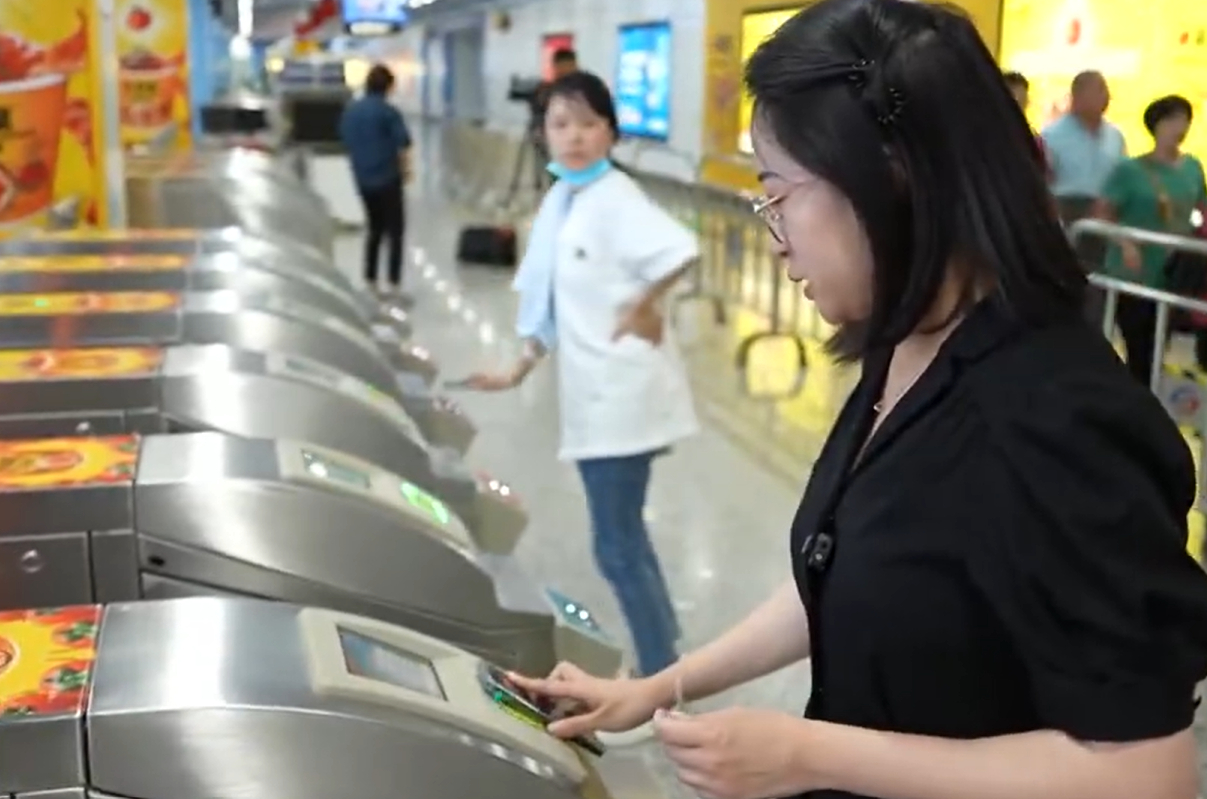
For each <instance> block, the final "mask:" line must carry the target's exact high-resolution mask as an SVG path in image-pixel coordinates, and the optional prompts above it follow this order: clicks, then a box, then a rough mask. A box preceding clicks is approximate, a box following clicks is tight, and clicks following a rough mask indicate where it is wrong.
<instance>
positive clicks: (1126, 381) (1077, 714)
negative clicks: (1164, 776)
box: [792, 301, 1207, 797]
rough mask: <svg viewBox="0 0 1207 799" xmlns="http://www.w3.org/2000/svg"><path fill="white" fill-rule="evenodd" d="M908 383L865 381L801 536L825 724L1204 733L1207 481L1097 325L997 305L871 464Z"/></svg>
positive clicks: (991, 732)
mask: <svg viewBox="0 0 1207 799" xmlns="http://www.w3.org/2000/svg"><path fill="white" fill-rule="evenodd" d="M888 363H889V358H888V356H887V355H883V356H877V357H872V358H869V359H868V360H867V362H866V363H865V366H864V375H863V378H862V379H861V381H860V382H859V384H858V386H857V387H856V388H855V391H854V393H853V394H852V396H851V398H850V399H849V400H848V402H847V404H846V406H845V407H844V408H843V411H842V413H841V414H840V416H839V418H838V421H837V423H836V424H835V426H834V429H833V431H832V432H831V434H830V437H829V440H828V441H827V442H826V445H825V447H824V448H823V450H822V452H821V455H820V457H819V459H818V461H817V464H816V465H815V467H814V470H813V476H812V478H811V479H810V481H809V486H808V488H807V489H806V491H805V495H804V498H803V499H802V501H801V504H800V508H799V509H798V511H797V514H796V518H795V521H794V522H793V525H792V561H793V570H794V574H795V578H796V583H797V586H798V587H799V590H800V593H801V597H802V599H803V601H804V603H805V606H806V608H807V611H808V617H809V625H810V633H811V639H812V670H813V693H812V697H811V698H810V701H809V706H808V709H807V710H806V715H807V716H808V717H810V718H817V719H824V720H828V721H833V722H838V723H842V724H850V725H856V726H860V727H866V728H872V729H879V730H890V731H899V732H908V733H917V734H923V735H933V736H942V737H948V738H978V737H986V736H996V735H1005V734H1010V733H1017V732H1024V731H1029V730H1040V729H1055V730H1060V731H1063V732H1065V733H1067V734H1068V735H1070V736H1072V737H1073V738H1076V739H1078V740H1084V741H1132V740H1143V739H1147V738H1154V737H1159V736H1164V735H1170V734H1173V733H1174V732H1177V731H1179V730H1182V729H1184V728H1186V727H1188V726H1189V725H1190V724H1191V721H1192V718H1193V715H1194V691H1195V685H1196V683H1197V682H1198V681H1199V680H1200V679H1201V678H1203V677H1204V675H1207V574H1205V573H1204V572H1203V570H1202V569H1201V568H1200V567H1199V565H1198V564H1197V563H1195V561H1194V560H1193V559H1192V558H1191V557H1190V556H1189V555H1188V554H1187V553H1186V514H1187V512H1188V511H1189V509H1190V507H1191V504H1192V502H1193V501H1194V497H1195V489H1196V486H1195V478H1194V465H1193V462H1192V460H1191V457H1190V453H1189V452H1188V451H1187V448H1186V444H1185V443H1184V441H1183V440H1182V438H1181V436H1180V435H1179V433H1178V430H1177V429H1176V427H1175V426H1174V424H1173V422H1172V421H1171V420H1170V418H1169V417H1168V416H1167V415H1166V413H1165V411H1164V410H1163V409H1162V407H1161V406H1160V404H1159V403H1158V402H1157V400H1156V398H1155V397H1153V395H1152V394H1151V393H1150V392H1149V391H1148V390H1146V389H1145V388H1144V387H1143V386H1141V385H1139V384H1138V383H1137V382H1136V381H1135V380H1134V379H1133V378H1132V377H1130V376H1129V375H1128V373H1127V371H1126V370H1125V368H1124V367H1123V365H1122V364H1121V363H1120V362H1119V359H1118V358H1117V357H1116V356H1115V354H1114V352H1112V350H1111V349H1110V347H1109V345H1108V344H1107V342H1106V340H1105V339H1104V338H1103V337H1102V335H1101V334H1100V333H1098V332H1097V331H1095V330H1093V329H1091V328H1090V327H1089V326H1088V325H1086V324H1084V323H1082V322H1081V321H1080V320H1070V321H1068V322H1065V323H1058V324H1052V325H1048V326H1045V327H1041V328H1036V327H1027V326H1024V325H1022V324H1021V323H1018V322H1015V321H1012V319H1011V317H1010V315H1009V314H1008V313H1007V312H1006V311H1005V310H1004V309H1002V308H1001V307H999V305H998V304H997V301H985V302H982V303H981V304H980V305H978V306H977V307H976V308H975V309H974V310H973V311H972V312H971V313H970V314H969V316H968V317H967V318H966V319H965V320H964V321H963V322H962V323H961V324H960V326H959V327H958V328H957V329H956V330H955V331H954V332H953V333H952V334H951V336H950V337H949V338H948V340H947V341H946V343H945V344H944V346H943V347H942V349H941V351H940V353H939V355H938V357H936V358H935V360H934V362H933V363H932V364H931V366H930V367H929V369H928V370H927V371H926V373H925V374H924V375H923V376H922V378H921V379H920V380H919V381H918V382H917V383H916V384H915V385H914V387H913V389H912V390H910V391H909V393H908V394H907V395H906V396H905V397H903V398H902V399H901V401H900V402H899V403H898V405H897V407H896V408H895V409H893V410H892V411H891V413H890V414H889V416H888V417H887V418H886V419H885V420H884V422H883V424H882V425H881V427H880V429H879V430H878V431H877V432H876V433H875V435H874V436H873V438H872V439H871V440H870V441H869V442H868V444H867V448H866V450H865V451H864V453H863V455H862V456H861V457H860V458H859V460H858V461H856V457H857V456H858V453H859V450H860V448H861V445H862V444H863V443H864V441H865V440H866V437H867V434H868V432H869V431H870V430H871V425H872V422H873V418H874V410H873V405H874V404H875V403H876V402H877V400H878V399H879V397H880V394H881V391H882V389H883V386H884V381H885V375H886V372H887V370H888ZM822 795H823V794H815V795H814V796H815V797H820V796H822ZM826 795H828V796H837V795H838V794H826Z"/></svg>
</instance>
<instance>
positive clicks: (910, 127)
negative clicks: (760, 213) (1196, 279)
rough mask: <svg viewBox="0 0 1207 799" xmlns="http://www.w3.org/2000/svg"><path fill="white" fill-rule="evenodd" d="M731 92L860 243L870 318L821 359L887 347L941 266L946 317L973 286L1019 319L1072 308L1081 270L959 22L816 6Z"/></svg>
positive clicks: (922, 14)
mask: <svg viewBox="0 0 1207 799" xmlns="http://www.w3.org/2000/svg"><path fill="white" fill-rule="evenodd" d="M746 85H747V87H748V88H749V90H750V93H751V96H752V97H753V98H754V102H755V130H756V134H757V135H756V142H757V140H758V138H759V137H760V136H767V137H769V138H771V139H773V140H774V141H775V142H776V143H777V144H778V145H779V146H780V147H781V148H782V149H783V150H784V151H785V152H786V153H787V154H788V155H789V156H790V157H791V158H792V159H793V160H794V161H796V162H797V163H798V164H799V165H800V166H802V167H803V168H805V169H807V170H808V171H809V172H811V173H813V174H814V175H817V176H818V177H820V178H821V179H823V180H825V181H827V182H828V183H830V184H831V185H833V186H834V187H836V188H837V189H838V190H839V191H841V192H842V193H843V194H845V195H846V197H847V199H848V200H849V201H850V202H851V204H852V207H853V208H854V211H855V213H856V215H857V217H858V218H859V220H860V222H861V223H862V225H863V228H864V231H865V234H866V235H867V236H868V239H869V242H870V245H871V252H872V257H873V259H874V275H873V297H872V310H871V313H870V315H869V317H868V318H867V319H866V320H863V321H862V322H860V323H859V324H856V325H847V326H844V328H842V329H841V330H839V332H838V333H837V335H836V336H835V338H834V340H833V341H831V349H832V351H833V352H834V354H836V355H837V356H839V357H840V358H842V359H845V360H854V359H858V358H861V357H863V356H864V355H866V354H867V353H868V352H869V351H871V350H874V349H880V348H884V347H892V346H895V345H896V344H898V343H900V342H901V341H902V340H904V339H905V338H906V337H908V336H909V335H910V334H912V333H913V332H915V331H916V330H918V329H919V328H920V327H921V326H922V325H924V324H925V323H926V322H927V318H928V316H929V315H930V314H932V313H933V311H934V308H935V305H936V302H937V300H938V297H939V294H940V291H941V289H942V288H943V286H944V284H945V282H946V280H947V278H948V276H949V275H951V274H952V270H953V269H954V270H956V271H955V274H956V275H958V276H959V277H960V278H961V285H962V287H963V297H962V302H961V303H960V305H959V307H958V308H957V309H956V310H955V311H954V315H958V314H960V313H962V312H964V311H966V310H968V309H969V308H970V307H971V306H972V305H973V304H974V303H975V302H976V296H977V294H978V293H985V292H987V293H988V297H989V301H991V302H996V303H999V304H1000V305H1001V306H1002V307H1003V309H1004V310H1005V311H1006V312H1007V313H1009V314H1011V315H1012V316H1013V317H1014V318H1015V319H1019V320H1021V321H1023V322H1024V323H1025V324H1036V325H1039V324H1045V323H1047V322H1048V321H1051V320H1054V319H1056V318H1069V317H1070V316H1075V315H1076V314H1077V313H1079V312H1080V308H1081V302H1082V297H1083V294H1084V290H1085V285H1086V276H1085V272H1084V270H1083V269H1082V268H1081V266H1080V264H1079V263H1078V261H1077V259H1076V256H1075V255H1074V254H1073V251H1072V248H1071V247H1070V245H1069V242H1068V240H1067V239H1066V238H1065V234H1064V231H1063V229H1062V228H1061V225H1060V222H1059V220H1058V218H1057V217H1056V213H1055V209H1054V206H1053V203H1052V200H1051V197H1050V196H1049V193H1048V188H1047V185H1046V183H1045V180H1044V176H1043V174H1042V172H1041V169H1040V167H1039V165H1040V164H1041V163H1042V159H1041V157H1040V154H1039V151H1038V145H1037V143H1036V141H1035V139H1034V137H1033V136H1032V134H1031V131H1030V128H1029V126H1028V124H1027V120H1026V118H1025V117H1024V115H1023V112H1022V109H1020V108H1019V106H1018V103H1016V102H1015V100H1014V97H1013V96H1012V95H1011V94H1010V91H1009V89H1008V88H1007V86H1006V82H1005V80H1003V77H1002V74H1001V72H1000V71H999V68H998V66H997V65H996V64H995V63H994V59H993V56H992V55H991V54H990V52H989V50H988V49H987V48H986V47H985V45H984V43H983V42H982V41H981V37H980V35H979V34H978V33H977V30H976V28H975V27H974V26H973V25H972V23H971V22H970V21H969V20H968V18H967V17H966V16H964V14H963V13H962V12H960V11H958V10H955V9H952V8H949V7H946V6H941V5H932V4H930V3H917V2H905V0H820V2H817V3H815V4H814V5H812V6H809V7H808V8H806V9H805V10H804V11H801V12H800V13H799V14H797V15H796V16H795V17H793V18H792V19H791V20H789V21H788V22H787V23H785V24H784V25H783V27H781V28H780V29H779V30H778V31H777V32H776V33H775V34H773V35H772V36H771V38H769V39H767V40H766V41H765V42H763V44H762V45H761V46H760V47H759V48H758V50H757V51H756V52H755V53H754V55H753V56H752V57H751V59H750V61H749V63H748V65H747V69H746ZM954 315H953V318H954Z"/></svg>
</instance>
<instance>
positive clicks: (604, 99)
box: [548, 72, 620, 138]
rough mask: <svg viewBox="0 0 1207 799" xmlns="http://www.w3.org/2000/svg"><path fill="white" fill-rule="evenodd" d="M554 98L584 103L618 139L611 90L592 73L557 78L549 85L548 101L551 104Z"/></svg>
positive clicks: (617, 125)
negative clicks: (602, 120) (605, 123)
mask: <svg viewBox="0 0 1207 799" xmlns="http://www.w3.org/2000/svg"><path fill="white" fill-rule="evenodd" d="M555 97H561V98H563V99H567V100H577V101H579V102H583V103H586V104H587V107H588V108H590V109H591V110H592V111H594V112H595V113H596V114H598V115H599V116H601V117H603V118H604V120H605V121H606V122H607V123H608V126H609V127H610V128H612V135H613V136H614V137H616V138H620V121H619V120H618V118H617V116H616V103H615V102H614V101H613V100H612V90H611V89H609V88H608V84H607V83H604V80H603V78H601V77H599V76H598V75H596V74H595V73H594V72H571V73H570V74H569V75H564V76H562V77H560V78H558V79H557V80H555V81H554V82H553V83H551V84H550V85H549V94H548V98H549V101H550V102H552V101H553V98H555Z"/></svg>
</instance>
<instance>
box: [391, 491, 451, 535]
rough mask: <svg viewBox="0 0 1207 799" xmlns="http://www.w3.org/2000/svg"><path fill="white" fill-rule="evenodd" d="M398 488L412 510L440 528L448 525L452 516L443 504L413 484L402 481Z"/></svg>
mask: <svg viewBox="0 0 1207 799" xmlns="http://www.w3.org/2000/svg"><path fill="white" fill-rule="evenodd" d="M399 488H400V490H401V491H402V497H403V499H405V500H406V501H407V504H408V505H410V506H411V507H412V508H414V509H415V510H417V511H419V512H420V513H421V514H423V515H424V516H426V517H428V518H429V519H431V520H432V521H434V522H436V523H437V524H439V525H441V526H444V525H446V524H448V523H449V520H450V519H451V518H452V514H451V513H449V511H448V507H447V506H446V505H445V504H444V503H443V502H441V501H440V500H438V499H436V498H435V497H433V496H432V495H431V494H429V493H428V492H426V491H424V490H423V489H422V488H420V487H419V486H417V485H415V484H414V483H410V482H407V481H406V480H403V481H402V484H401V485H400V486H399Z"/></svg>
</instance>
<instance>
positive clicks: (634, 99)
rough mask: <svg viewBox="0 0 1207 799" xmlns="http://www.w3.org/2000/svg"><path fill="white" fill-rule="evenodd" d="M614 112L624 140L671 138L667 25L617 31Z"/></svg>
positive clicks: (666, 23)
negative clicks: (618, 34) (627, 137)
mask: <svg viewBox="0 0 1207 799" xmlns="http://www.w3.org/2000/svg"><path fill="white" fill-rule="evenodd" d="M619 50H620V55H619V58H618V64H617V68H616V111H617V115H618V117H619V120H620V132H621V133H622V134H624V135H625V136H636V137H640V138H644V139H658V140H659V141H665V140H666V139H667V138H669V137H670V134H671V25H670V23H669V22H651V23H646V24H643V25H625V26H623V27H622V28H621V29H620V48H619Z"/></svg>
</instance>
